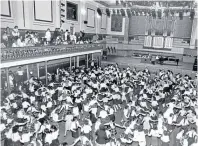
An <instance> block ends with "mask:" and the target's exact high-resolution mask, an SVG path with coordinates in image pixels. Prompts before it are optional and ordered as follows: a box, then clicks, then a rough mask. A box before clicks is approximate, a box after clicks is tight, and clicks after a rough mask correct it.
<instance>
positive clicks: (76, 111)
mask: <svg viewBox="0 0 198 146" xmlns="http://www.w3.org/2000/svg"><path fill="white" fill-rule="evenodd" d="M73 114H74V116H78V115H79V109H78V107H74V108H73Z"/></svg>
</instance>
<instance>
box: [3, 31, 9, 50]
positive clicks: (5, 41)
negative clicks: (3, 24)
mask: <svg viewBox="0 0 198 146" xmlns="http://www.w3.org/2000/svg"><path fill="white" fill-rule="evenodd" d="M2 43H3V44H4V45H5V46H6V47H7V46H8V36H7V33H6V31H4V33H3V36H2Z"/></svg>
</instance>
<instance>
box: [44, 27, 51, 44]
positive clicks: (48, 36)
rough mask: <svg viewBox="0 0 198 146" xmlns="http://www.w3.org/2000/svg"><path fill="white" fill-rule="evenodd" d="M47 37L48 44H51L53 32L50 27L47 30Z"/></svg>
mask: <svg viewBox="0 0 198 146" xmlns="http://www.w3.org/2000/svg"><path fill="white" fill-rule="evenodd" d="M45 38H46V41H47V44H49V43H50V41H51V32H50V29H49V28H48V29H47V31H46V32H45Z"/></svg>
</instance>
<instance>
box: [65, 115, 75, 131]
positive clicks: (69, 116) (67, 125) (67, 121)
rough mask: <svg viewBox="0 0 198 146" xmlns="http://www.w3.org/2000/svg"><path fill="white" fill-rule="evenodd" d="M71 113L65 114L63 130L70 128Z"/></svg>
mask: <svg viewBox="0 0 198 146" xmlns="http://www.w3.org/2000/svg"><path fill="white" fill-rule="evenodd" d="M72 119H73V115H66V117H65V120H66V122H65V131H68V130H70V128H71V123H72Z"/></svg>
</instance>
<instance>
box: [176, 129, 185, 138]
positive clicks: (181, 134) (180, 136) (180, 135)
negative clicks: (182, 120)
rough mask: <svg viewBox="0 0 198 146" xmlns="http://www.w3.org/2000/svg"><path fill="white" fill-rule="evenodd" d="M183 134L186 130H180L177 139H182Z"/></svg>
mask: <svg viewBox="0 0 198 146" xmlns="http://www.w3.org/2000/svg"><path fill="white" fill-rule="evenodd" d="M183 134H184V130H182V131H180V132H179V133H178V134H177V136H176V139H178V140H180V139H182V136H183Z"/></svg>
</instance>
